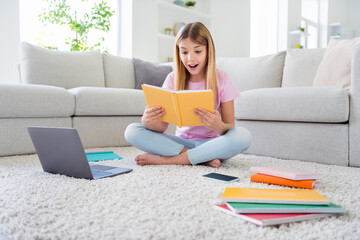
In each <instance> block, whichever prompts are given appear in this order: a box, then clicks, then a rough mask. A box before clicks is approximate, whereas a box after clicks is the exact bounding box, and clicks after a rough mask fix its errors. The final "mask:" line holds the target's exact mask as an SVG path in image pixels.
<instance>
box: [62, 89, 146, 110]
mask: <svg viewBox="0 0 360 240" xmlns="http://www.w3.org/2000/svg"><path fill="white" fill-rule="evenodd" d="M69 91H70V92H71V93H73V94H74V95H75V102H76V106H75V115H76V116H139V115H142V114H143V113H144V109H145V106H146V103H145V98H144V94H143V92H142V91H141V90H138V89H126V88H98V87H79V88H73V89H69Z"/></svg>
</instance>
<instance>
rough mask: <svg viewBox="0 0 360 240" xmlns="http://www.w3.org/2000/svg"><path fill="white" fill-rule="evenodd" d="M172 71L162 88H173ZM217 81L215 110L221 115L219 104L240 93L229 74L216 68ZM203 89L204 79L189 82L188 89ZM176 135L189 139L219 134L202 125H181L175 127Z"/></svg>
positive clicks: (217, 135)
mask: <svg viewBox="0 0 360 240" xmlns="http://www.w3.org/2000/svg"><path fill="white" fill-rule="evenodd" d="M174 75H175V74H174V72H171V73H169V75H168V76H167V77H166V79H165V82H164V84H163V86H162V87H163V88H167V89H171V90H174V78H175V76H174ZM217 82H218V91H217V100H216V110H217V111H219V113H220V115H221V107H220V104H221V103H224V102H228V101H231V100H234V99H236V98H238V97H239V96H240V93H239V91H238V89H237V87H236V85H235V84H234V82H233V81H232V80H231V78H230V76H229V74H227V73H226V72H224V71H222V70H220V69H217ZM202 89H205V79H204V80H203V81H201V82H189V90H202ZM175 135H176V136H179V137H182V138H187V139H190V140H202V139H207V138H214V137H219V136H220V135H219V134H218V133H217V132H215V131H209V130H207V129H206V127H204V126H196V127H182V128H179V127H177V128H176V134H175Z"/></svg>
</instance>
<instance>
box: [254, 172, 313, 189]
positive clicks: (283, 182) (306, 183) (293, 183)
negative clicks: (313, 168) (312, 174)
mask: <svg viewBox="0 0 360 240" xmlns="http://www.w3.org/2000/svg"><path fill="white" fill-rule="evenodd" d="M250 181H251V182H258V183H268V184H275V185H280V186H288V187H297V188H307V189H313V188H314V185H315V183H316V181H317V180H314V179H313V180H311V179H309V180H291V179H287V178H281V177H275V176H270V175H265V174H261V173H256V174H254V175H251V177H250Z"/></svg>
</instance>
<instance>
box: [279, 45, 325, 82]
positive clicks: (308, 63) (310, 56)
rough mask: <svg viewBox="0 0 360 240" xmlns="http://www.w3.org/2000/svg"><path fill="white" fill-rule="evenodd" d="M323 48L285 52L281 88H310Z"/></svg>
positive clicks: (323, 51)
mask: <svg viewBox="0 0 360 240" xmlns="http://www.w3.org/2000/svg"><path fill="white" fill-rule="evenodd" d="M324 53H325V48H316V49H288V50H287V51H286V57H285V63H284V73H283V79H282V83H281V86H282V87H305V86H312V85H313V82H314V78H315V75H316V71H317V69H318V66H319V64H320V62H321V60H322V59H323V57H324Z"/></svg>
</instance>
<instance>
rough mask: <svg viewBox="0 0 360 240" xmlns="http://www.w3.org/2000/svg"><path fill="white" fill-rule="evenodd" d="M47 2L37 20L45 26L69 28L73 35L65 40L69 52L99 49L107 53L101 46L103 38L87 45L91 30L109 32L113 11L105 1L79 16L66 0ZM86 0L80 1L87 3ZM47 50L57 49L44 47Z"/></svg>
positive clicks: (95, 4) (50, 0)
mask: <svg viewBox="0 0 360 240" xmlns="http://www.w3.org/2000/svg"><path fill="white" fill-rule="evenodd" d="M44 1H46V2H48V7H47V8H44V9H43V12H42V13H41V14H39V16H38V17H39V20H40V21H41V22H43V23H44V24H45V25H46V24H47V23H51V24H56V25H66V26H67V27H69V28H70V30H71V32H72V33H73V35H72V36H71V37H69V38H67V39H65V43H66V44H67V45H69V46H70V50H71V51H85V50H94V49H99V50H103V51H104V52H107V51H106V49H105V48H104V47H103V46H102V43H103V42H104V40H105V39H104V37H100V38H99V39H98V42H95V43H93V44H89V43H88V38H89V32H90V31H91V30H99V31H102V32H108V31H109V30H110V18H111V17H112V16H113V15H114V13H115V12H114V11H112V10H111V9H110V6H108V4H107V3H106V2H105V1H101V2H99V3H95V2H94V5H93V7H92V8H91V10H90V12H85V13H84V14H83V15H82V16H79V15H78V14H77V12H76V11H72V10H71V6H70V5H69V4H68V3H67V0H44ZM87 1H88V0H82V2H87ZM44 47H46V48H49V49H57V47H53V46H44Z"/></svg>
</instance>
